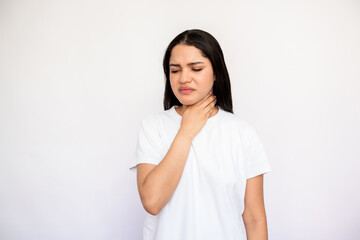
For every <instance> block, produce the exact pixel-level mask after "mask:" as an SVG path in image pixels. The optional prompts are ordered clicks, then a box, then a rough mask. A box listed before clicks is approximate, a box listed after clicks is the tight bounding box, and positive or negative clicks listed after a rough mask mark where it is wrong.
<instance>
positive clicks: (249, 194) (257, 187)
mask: <svg viewBox="0 0 360 240" xmlns="http://www.w3.org/2000/svg"><path fill="white" fill-rule="evenodd" d="M243 219H244V224H245V228H246V235H247V239H248V240H267V239H268V233H267V223H266V213H265V205H264V193H263V174H261V175H258V176H256V177H253V178H250V179H248V180H247V183H246V190H245V209H244V213H243Z"/></svg>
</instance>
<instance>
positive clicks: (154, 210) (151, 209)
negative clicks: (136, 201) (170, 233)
mask: <svg viewBox="0 0 360 240" xmlns="http://www.w3.org/2000/svg"><path fill="white" fill-rule="evenodd" d="M142 205H143V207H144V209H145V211H147V212H148V213H150V214H151V215H154V216H156V215H158V214H159V213H160V211H161V209H162V207H161V206H160V204H159V201H154V200H152V201H151V200H149V199H148V200H142Z"/></svg>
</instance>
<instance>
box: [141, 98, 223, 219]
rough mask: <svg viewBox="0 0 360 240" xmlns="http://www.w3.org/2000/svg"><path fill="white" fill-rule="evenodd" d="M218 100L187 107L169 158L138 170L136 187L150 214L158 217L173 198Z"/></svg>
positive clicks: (205, 100) (145, 164) (166, 157)
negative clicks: (195, 138) (194, 146)
mask: <svg viewBox="0 0 360 240" xmlns="http://www.w3.org/2000/svg"><path fill="white" fill-rule="evenodd" d="M215 102H216V100H215V98H214V96H213V95H212V94H209V95H208V96H206V97H205V98H204V99H203V100H201V101H199V102H198V103H196V104H194V105H192V106H187V108H186V110H185V111H184V113H183V116H182V120H181V126H180V129H179V131H178V133H177V135H176V136H175V138H174V140H173V142H172V144H171V146H170V148H169V150H168V152H167V154H166V155H165V157H164V158H163V159H162V161H161V162H160V163H159V164H158V165H154V164H147V163H141V164H139V165H138V167H137V184H138V190H139V194H140V198H141V202H142V204H143V206H144V208H145V210H146V211H147V212H149V213H150V214H152V215H157V214H158V213H159V212H160V210H161V209H162V208H163V207H164V206H165V205H166V204H167V203H168V202H169V200H170V198H171V196H172V195H173V193H174V191H175V189H176V187H177V185H178V184H179V181H180V179H181V175H182V173H183V170H184V167H185V163H186V160H187V157H188V154H189V151H190V147H191V142H192V140H193V138H194V137H195V136H196V135H197V134H198V132H200V130H201V129H202V127H203V126H204V125H205V123H206V121H207V119H208V118H209V116H210V115H211V113H212V111H213V109H214V105H215Z"/></svg>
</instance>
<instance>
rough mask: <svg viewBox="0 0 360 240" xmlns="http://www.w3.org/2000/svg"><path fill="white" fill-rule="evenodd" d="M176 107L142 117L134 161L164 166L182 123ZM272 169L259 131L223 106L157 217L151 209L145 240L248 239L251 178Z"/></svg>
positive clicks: (200, 137)
mask: <svg viewBox="0 0 360 240" xmlns="http://www.w3.org/2000/svg"><path fill="white" fill-rule="evenodd" d="M181 119H182V117H181V115H179V114H178V113H177V112H176V110H175V107H174V106H173V107H172V108H171V109H169V110H166V111H163V112H160V113H156V114H152V115H149V116H147V117H146V118H144V119H143V120H142V123H141V127H140V130H139V133H138V142H137V148H136V157H135V162H133V163H132V165H131V168H130V169H131V170H133V171H136V165H137V164H139V163H152V164H156V165H157V164H159V162H160V161H161V160H162V159H163V158H164V156H165V155H166V153H167V151H168V149H169V148H170V145H171V143H172V142H173V140H174V138H175V136H176V134H177V132H178V130H179V128H180V124H181ZM269 171H271V168H270V165H269V163H268V160H267V157H266V154H265V152H264V149H263V147H262V144H261V142H260V140H259V138H258V135H257V134H256V131H255V129H254V128H253V127H252V126H251V125H249V124H248V123H247V122H246V121H244V120H242V119H240V118H239V117H237V116H236V115H234V114H232V113H229V112H226V111H224V110H223V109H221V108H219V111H218V113H217V114H216V115H215V116H213V117H211V118H209V119H208V120H207V122H206V123H205V125H204V127H203V128H202V130H201V131H200V132H199V133H198V135H196V137H195V138H194V139H193V142H192V144H191V148H190V152H189V155H188V159H187V161H186V164H185V168H184V171H183V174H182V176H181V179H180V182H179V184H178V186H177V188H176V190H175V192H174V194H173V196H172V197H171V199H170V201H169V202H168V203H167V204H166V205H165V207H164V208H163V209H162V210H161V211H160V213H159V214H158V215H156V216H153V215H151V214H149V213H147V212H146V214H147V215H146V219H145V223H144V229H143V239H144V240H199V239H209V240H212V239H214V240H224V239H226V240H235V239H236V240H239V239H244V240H245V239H246V232H245V227H244V223H243V219H242V214H243V211H244V196H245V186H246V180H247V179H248V178H252V177H255V176H257V175H260V174H263V173H266V172H269Z"/></svg>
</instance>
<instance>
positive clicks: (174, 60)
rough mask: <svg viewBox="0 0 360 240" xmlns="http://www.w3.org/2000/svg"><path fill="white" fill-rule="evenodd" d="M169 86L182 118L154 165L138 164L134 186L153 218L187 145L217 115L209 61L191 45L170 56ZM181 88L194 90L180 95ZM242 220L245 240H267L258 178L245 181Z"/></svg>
mask: <svg viewBox="0 0 360 240" xmlns="http://www.w3.org/2000/svg"><path fill="white" fill-rule="evenodd" d="M169 65H170V85H171V88H172V91H173V93H174V95H175V96H176V98H177V99H178V100H179V102H180V103H181V104H182V106H180V107H177V108H176V109H175V110H176V111H177V112H178V114H180V115H181V116H182V121H181V126H180V129H179V131H178V133H177V134H176V136H175V138H174V140H173V142H172V144H171V146H170V148H169V150H168V152H167V154H166V155H165V157H164V158H163V159H162V161H161V162H160V163H159V164H158V165H154V164H148V163H141V164H139V165H138V170H137V184H138V190H139V194H140V198H141V202H142V204H143V206H144V208H145V210H146V211H147V212H149V213H150V214H152V215H157V214H158V213H159V212H160V211H161V209H162V208H163V207H164V206H165V205H166V204H167V203H168V202H169V200H170V198H171V196H172V195H173V193H174V191H175V189H176V187H177V186H178V184H179V181H180V179H181V175H182V173H183V170H184V167H185V163H186V160H187V158H188V154H189V151H190V146H191V143H192V141H193V139H194V138H195V136H196V135H197V134H198V133H199V132H200V131H201V129H202V128H203V126H204V125H205V123H206V121H207V120H208V119H209V118H210V117H213V116H214V115H216V114H217V112H218V111H219V109H218V108H217V107H216V106H215V103H216V97H215V96H213V94H212V87H213V84H214V81H216V79H215V76H214V72H213V68H212V65H211V62H210V60H209V59H208V58H206V57H204V56H203V55H202V54H201V51H200V50H199V49H197V48H196V47H194V46H188V45H183V44H178V45H176V46H175V47H174V48H173V49H172V52H171V57H170V63H169ZM181 87H190V88H193V89H194V90H193V91H192V92H190V93H184V92H182V91H181V90H180V88H181ZM243 219H244V223H245V227H246V233H247V235H248V239H254V240H255V239H257V240H260V239H261V240H263V239H267V227H266V215H265V208H264V200H263V178H262V175H259V176H257V177H254V178H251V179H248V181H247V185H246V192H245V210H244V214H243Z"/></svg>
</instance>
